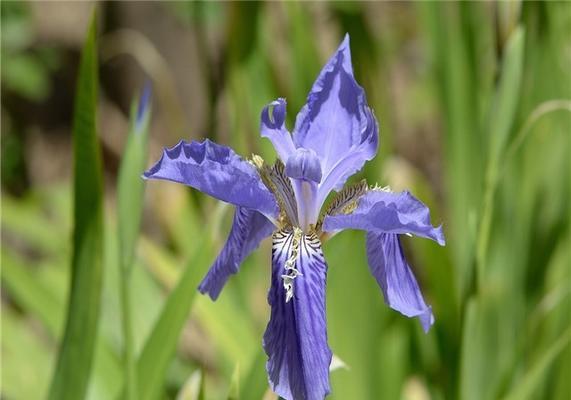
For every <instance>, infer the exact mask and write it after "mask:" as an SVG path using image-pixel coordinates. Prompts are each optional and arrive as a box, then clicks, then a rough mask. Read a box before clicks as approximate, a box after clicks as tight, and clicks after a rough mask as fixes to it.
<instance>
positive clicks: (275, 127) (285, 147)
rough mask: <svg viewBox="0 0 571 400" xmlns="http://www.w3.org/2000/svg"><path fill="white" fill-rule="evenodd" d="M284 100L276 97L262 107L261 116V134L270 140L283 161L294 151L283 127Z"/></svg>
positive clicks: (289, 137)
mask: <svg viewBox="0 0 571 400" xmlns="http://www.w3.org/2000/svg"><path fill="white" fill-rule="evenodd" d="M285 117H286V101H285V99H277V100H275V101H272V102H271V103H270V104H268V105H267V106H265V107H264V109H263V110H262V116H261V129H260V130H261V134H262V137H266V138H268V139H270V140H271V142H272V144H273V145H274V148H275V149H276V152H277V153H278V156H279V157H280V159H281V160H282V161H283V162H284V163H285V162H287V159H288V158H289V156H290V155H291V154H292V153H294V152H295V146H294V144H293V141H292V138H291V135H290V133H289V132H288V130H287V129H286V127H285Z"/></svg>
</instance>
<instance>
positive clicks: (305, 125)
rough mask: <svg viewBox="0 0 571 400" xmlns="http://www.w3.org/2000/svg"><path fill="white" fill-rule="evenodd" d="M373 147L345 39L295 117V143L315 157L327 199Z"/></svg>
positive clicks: (374, 137)
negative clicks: (309, 150)
mask: <svg viewBox="0 0 571 400" xmlns="http://www.w3.org/2000/svg"><path fill="white" fill-rule="evenodd" d="M378 141H379V140H378V127H377V123H376V120H375V118H374V116H373V114H372V112H371V111H370V109H369V107H368V105H367V100H366V97H365V92H364V91H363V88H361V87H360V86H359V85H358V84H357V82H356V81H355V78H354V77H353V67H352V65H351V53H350V49H349V36H345V39H344V40H343V42H342V43H341V45H340V46H339V48H338V49H337V51H336V52H335V54H334V55H333V56H332V57H331V59H330V60H329V61H328V62H327V64H326V65H325V67H323V69H322V71H321V73H320V74H319V76H318V77H317V80H316V81H315V83H314V85H313V87H312V89H311V91H310V93H309V95H308V97H307V103H306V105H305V106H304V107H303V108H302V110H301V111H300V112H299V114H298V116H297V119H296V124H295V129H294V143H295V145H296V146H297V147H305V148H309V149H312V150H314V151H315V152H316V154H317V155H318V157H319V158H320V161H321V168H322V171H323V183H325V182H327V185H322V186H323V189H320V190H322V191H323V192H327V193H328V192H329V191H330V190H331V189H335V190H339V189H340V188H341V187H342V186H343V184H344V183H345V180H346V179H347V178H348V177H349V176H350V175H352V174H353V173H355V172H356V171H358V170H359V169H361V168H362V166H363V164H364V163H365V162H366V161H367V160H370V159H372V158H373V157H374V156H375V154H376V152H377V147H378ZM329 175H331V176H330V177H329ZM327 193H325V194H323V195H321V197H323V198H325V197H326V195H327Z"/></svg>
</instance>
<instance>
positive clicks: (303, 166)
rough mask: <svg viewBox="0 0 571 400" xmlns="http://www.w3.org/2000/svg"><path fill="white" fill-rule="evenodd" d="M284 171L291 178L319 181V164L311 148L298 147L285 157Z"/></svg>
mask: <svg viewBox="0 0 571 400" xmlns="http://www.w3.org/2000/svg"><path fill="white" fill-rule="evenodd" d="M285 173H286V175H287V176H289V177H290V178H292V179H300V180H304V181H312V182H316V183H319V182H321V165H319V159H318V158H317V156H316V155H315V151H313V150H311V149H304V148H299V149H297V150H296V151H295V153H293V154H292V155H290V156H289V158H288V159H287V164H286V169H285Z"/></svg>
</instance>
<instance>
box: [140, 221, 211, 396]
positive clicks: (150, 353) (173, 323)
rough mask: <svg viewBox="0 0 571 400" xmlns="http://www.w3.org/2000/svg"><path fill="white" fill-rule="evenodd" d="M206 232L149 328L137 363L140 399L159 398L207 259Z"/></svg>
mask: <svg viewBox="0 0 571 400" xmlns="http://www.w3.org/2000/svg"><path fill="white" fill-rule="evenodd" d="M209 235H210V231H209V230H207V231H206V232H204V235H203V237H202V239H199V241H198V243H197V245H196V246H194V252H193V253H194V255H195V257H193V259H192V261H191V262H189V264H188V265H187V266H186V267H185V270H184V272H183V274H182V276H181V277H180V279H179V281H178V283H177V285H176V287H175V288H174V289H173V290H172V292H171V293H170V295H169V297H168V298H167V301H166V303H165V305H164V308H163V310H162V312H161V314H160V316H159V318H158V320H157V322H156V323H155V326H154V327H153V330H152V332H151V334H150V335H149V338H148V339H147V341H146V342H145V346H144V347H143V350H142V352H141V355H140V356H139V359H138V362H137V378H138V393H139V395H140V397H139V398H140V399H141V400H151V399H156V398H159V396H160V394H161V391H162V388H163V384H164V380H165V374H166V371H167V368H168V366H169V363H170V361H171V359H172V357H173V355H174V353H175V350H176V346H177V343H178V339H179V336H180V333H181V331H182V328H183V327H184V323H185V321H186V319H187V317H188V314H189V312H190V309H191V305H192V302H193V300H194V297H195V295H196V292H197V289H196V288H197V286H198V283H199V281H200V279H201V278H202V276H203V274H204V272H205V271H206V268H207V267H208V261H209V260H210V258H211V257H210V243H209Z"/></svg>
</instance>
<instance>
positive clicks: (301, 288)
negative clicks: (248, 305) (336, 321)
mask: <svg viewBox="0 0 571 400" xmlns="http://www.w3.org/2000/svg"><path fill="white" fill-rule="evenodd" d="M296 243H297V245H296ZM296 249H297V250H296ZM296 254H297V257H295V255H296ZM288 260H290V263H288V262H287V261H288ZM292 260H295V263H293V269H294V270H295V271H297V272H294V271H293V270H292V269H291V267H290V269H286V266H291V265H292V263H291V261H292ZM326 274H327V264H326V263H325V259H324V258H323V252H322V251H321V243H320V242H319V239H317V237H316V236H315V235H311V236H306V235H304V234H303V233H301V231H300V230H294V231H279V232H276V233H275V234H274V237H273V247H272V281H271V288H270V292H269V294H268V302H269V304H270V306H271V317H270V322H269V323H268V327H267V329H266V333H265V334H264V349H265V351H266V354H267V355H268V362H267V364H266V368H267V370H268V376H269V382H270V385H271V387H272V389H273V390H274V392H276V393H277V394H278V395H279V396H281V397H283V398H284V399H287V400H323V398H324V397H325V396H326V395H327V394H328V393H329V391H330V388H329V365H330V364H331V356H332V353H331V350H330V349H329V346H328V344H327V330H326V320H325V278H326ZM292 277H293V278H292ZM288 284H291V286H287V285H288ZM284 286H285V287H284ZM288 292H289V295H288Z"/></svg>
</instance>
